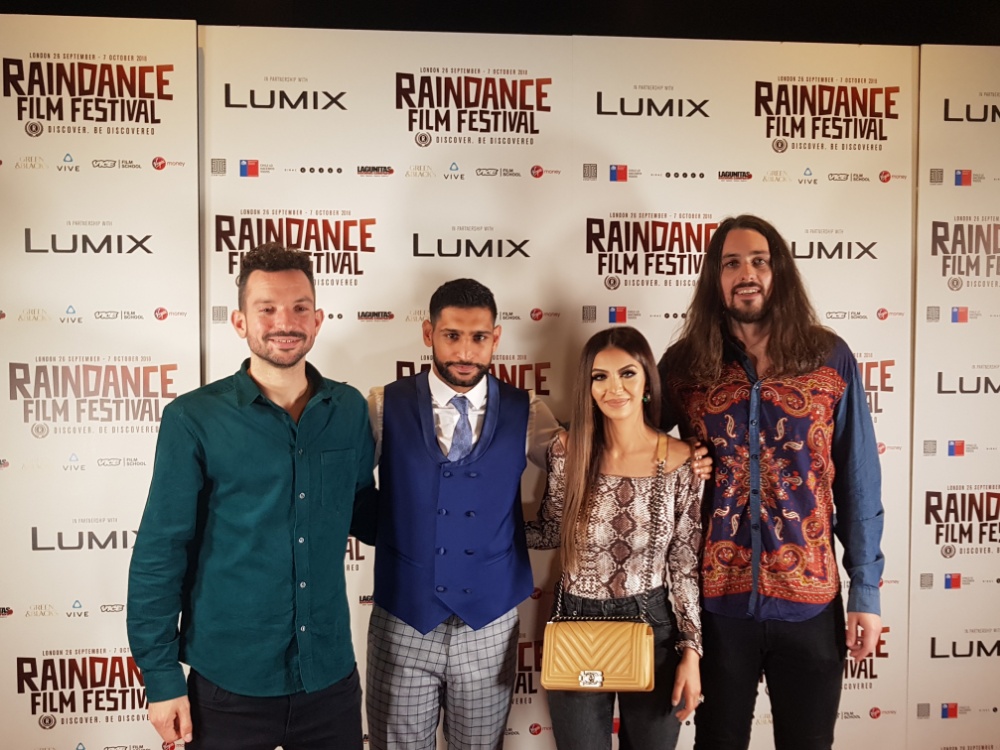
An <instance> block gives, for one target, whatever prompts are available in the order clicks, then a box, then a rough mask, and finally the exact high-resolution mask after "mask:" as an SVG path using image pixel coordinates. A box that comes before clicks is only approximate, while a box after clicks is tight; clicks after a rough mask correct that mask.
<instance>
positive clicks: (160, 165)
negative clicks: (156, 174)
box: [153, 156, 167, 170]
mask: <svg viewBox="0 0 1000 750" xmlns="http://www.w3.org/2000/svg"><path fill="white" fill-rule="evenodd" d="M166 166H167V160H166V159H164V158H163V157H162V156H157V157H156V158H155V159H153V169H157V170H159V169H166Z"/></svg>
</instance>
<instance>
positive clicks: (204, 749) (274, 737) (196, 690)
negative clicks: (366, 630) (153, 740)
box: [188, 655, 362, 750]
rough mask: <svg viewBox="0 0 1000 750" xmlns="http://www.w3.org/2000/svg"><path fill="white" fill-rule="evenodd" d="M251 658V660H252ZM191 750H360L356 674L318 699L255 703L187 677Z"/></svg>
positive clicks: (320, 693)
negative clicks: (277, 749) (277, 748)
mask: <svg viewBox="0 0 1000 750" xmlns="http://www.w3.org/2000/svg"><path fill="white" fill-rule="evenodd" d="M247 658H252V655H248V656H247ZM188 697H189V698H190V700H191V723H192V725H193V729H192V733H193V735H194V741H193V742H191V743H189V744H188V747H189V748H191V750H274V748H276V747H277V746H278V745H280V746H281V747H282V748H284V750H361V747H362V745H361V685H360V683H359V681H358V670H357V669H355V670H354V671H353V672H351V674H349V675H348V676H347V677H345V678H344V679H342V680H340V681H339V682H335V683H334V684H333V685H331V686H330V687H328V688H326V689H324V690H319V691H317V692H315V693H306V692H302V693H295V694H294V695H284V696H280V697H276V698H253V697H250V696H246V695H237V694H236V693H230V692H229V691H228V690H223V689H222V688H221V687H219V686H218V685H216V684H215V683H213V682H209V681H208V680H206V679H205V678H204V677H202V676H201V675H200V674H198V673H197V672H195V671H193V670H192V672H191V674H190V676H189V677H188Z"/></svg>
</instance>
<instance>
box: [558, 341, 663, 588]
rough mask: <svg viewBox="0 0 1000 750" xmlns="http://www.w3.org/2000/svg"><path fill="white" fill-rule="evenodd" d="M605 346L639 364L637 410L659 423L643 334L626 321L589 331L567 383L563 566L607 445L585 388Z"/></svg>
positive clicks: (579, 535) (652, 363)
mask: <svg viewBox="0 0 1000 750" xmlns="http://www.w3.org/2000/svg"><path fill="white" fill-rule="evenodd" d="M605 349H621V350H622V351H623V352H625V353H626V354H628V355H629V356H630V357H633V358H634V359H635V360H636V361H637V362H639V364H641V365H642V369H643V373H644V374H645V376H646V392H647V394H648V396H649V398H648V400H646V401H645V402H644V403H643V405H642V416H643V419H644V421H645V422H646V424H647V425H649V426H650V427H652V428H654V429H655V428H656V427H657V426H658V425H659V423H660V375H659V373H658V372H657V371H656V360H654V359H653V352H652V350H651V349H650V348H649V342H648V341H646V338H645V336H643V335H642V334H641V333H639V331H637V330H636V329H635V328H632V327H630V326H617V327H615V328H607V329H605V330H603V331H600V332H599V333H595V334H594V335H593V336H591V337H590V340H589V341H587V343H586V344H584V347H583V351H582V352H581V353H580V365H579V367H578V368H577V372H576V382H575V383H574V385H573V407H572V411H571V415H570V431H569V438H568V442H567V445H566V498H565V502H564V505H563V517H562V529H561V532H560V533H561V536H562V546H561V548H560V559H561V561H562V566H563V570H574V569H575V565H576V560H577V553H578V551H579V549H580V546H581V542H582V541H583V539H584V538H585V533H586V528H585V527H586V524H587V519H588V517H589V515H590V498H591V495H592V493H593V488H594V486H595V485H596V483H597V477H598V474H599V473H600V468H601V455H602V454H603V453H604V450H605V448H606V447H607V442H606V436H605V431H604V415H603V414H602V413H601V410H600V409H599V408H597V406H596V404H595V403H594V397H593V396H592V395H591V392H590V391H591V382H592V378H591V372H592V371H593V369H594V359H595V358H596V357H597V355H598V354H599V353H600V352H603V351H604V350H605Z"/></svg>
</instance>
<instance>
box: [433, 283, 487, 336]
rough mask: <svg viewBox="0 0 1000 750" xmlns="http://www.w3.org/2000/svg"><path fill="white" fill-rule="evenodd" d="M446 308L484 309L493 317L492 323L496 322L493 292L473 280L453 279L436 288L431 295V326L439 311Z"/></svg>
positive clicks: (439, 315)
mask: <svg viewBox="0 0 1000 750" xmlns="http://www.w3.org/2000/svg"><path fill="white" fill-rule="evenodd" d="M446 307H461V308H465V309H468V308H471V307H485V308H486V309H487V310H489V311H490V314H491V315H492V316H493V322H494V323H496V321H497V303H496V300H494V299H493V292H491V291H490V290H489V289H488V288H486V287H485V286H483V285H482V284H480V283H479V282H478V281H476V280H475V279H455V280H453V281H447V282H445V283H444V284H442V285H441V286H439V287H438V288H437V290H436V291H435V292H434V294H432V295H431V305H430V319H431V325H435V324H436V323H437V320H438V318H439V317H441V311H442V310H443V309H444V308H446Z"/></svg>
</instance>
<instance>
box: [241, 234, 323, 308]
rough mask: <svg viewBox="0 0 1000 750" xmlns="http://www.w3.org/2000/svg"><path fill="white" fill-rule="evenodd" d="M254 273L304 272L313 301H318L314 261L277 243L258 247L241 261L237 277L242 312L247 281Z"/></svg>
mask: <svg viewBox="0 0 1000 750" xmlns="http://www.w3.org/2000/svg"><path fill="white" fill-rule="evenodd" d="M254 271H265V272H267V273H273V272H275V271H302V273H304V274H305V275H306V278H307V279H309V286H310V287H311V288H312V293H313V300H315V299H316V282H315V281H313V269H312V260H311V259H310V257H309V255H308V254H306V253H303V252H300V251H298V250H290V249H288V248H286V247H284V246H283V245H281V244H279V243H277V242H268V243H266V244H264V245H258V246H257V247H255V248H254V249H253V250H251V251H250V252H248V253H247V254H246V255H244V256H243V259H242V260H241V261H240V275H239V276H237V277H236V288H237V289H238V290H239V305H240V310H242V309H243V304H244V303H245V302H246V291H247V279H249V278H250V274H251V273H253V272H254Z"/></svg>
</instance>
